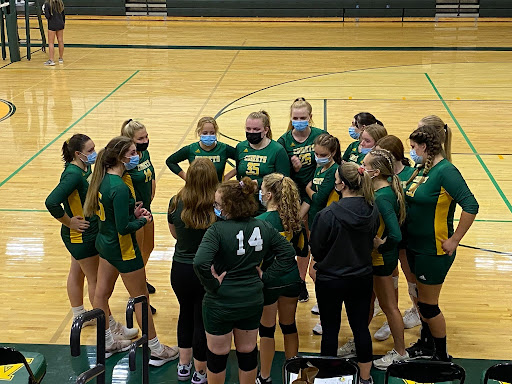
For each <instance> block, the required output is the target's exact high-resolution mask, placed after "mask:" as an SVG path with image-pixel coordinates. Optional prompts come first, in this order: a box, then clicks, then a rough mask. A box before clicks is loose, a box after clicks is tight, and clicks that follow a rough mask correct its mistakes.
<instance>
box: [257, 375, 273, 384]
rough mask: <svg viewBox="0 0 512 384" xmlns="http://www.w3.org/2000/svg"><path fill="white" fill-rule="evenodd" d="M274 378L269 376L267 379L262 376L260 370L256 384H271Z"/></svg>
mask: <svg viewBox="0 0 512 384" xmlns="http://www.w3.org/2000/svg"><path fill="white" fill-rule="evenodd" d="M271 383H272V378H271V377H270V376H269V377H267V378H266V379H264V378H263V377H261V373H260V372H258V376H257V377H256V384H271Z"/></svg>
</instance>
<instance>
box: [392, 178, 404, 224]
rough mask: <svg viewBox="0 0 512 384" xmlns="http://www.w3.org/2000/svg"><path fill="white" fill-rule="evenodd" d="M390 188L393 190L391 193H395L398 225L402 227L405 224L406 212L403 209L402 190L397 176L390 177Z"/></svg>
mask: <svg viewBox="0 0 512 384" xmlns="http://www.w3.org/2000/svg"><path fill="white" fill-rule="evenodd" d="M391 188H392V189H393V192H395V195H396V199H397V202H398V223H399V224H400V225H402V224H403V223H404V222H405V216H406V215H407V211H406V208H405V195H404V189H403V188H402V183H401V182H400V178H399V177H398V176H397V175H393V176H392V182H391Z"/></svg>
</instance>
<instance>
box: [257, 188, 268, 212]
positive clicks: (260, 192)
mask: <svg viewBox="0 0 512 384" xmlns="http://www.w3.org/2000/svg"><path fill="white" fill-rule="evenodd" d="M259 199H260V203H261V205H263V206H264V207H265V208H266V207H267V204H268V200H263V192H262V191H261V189H260V191H259Z"/></svg>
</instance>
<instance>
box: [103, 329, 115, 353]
mask: <svg viewBox="0 0 512 384" xmlns="http://www.w3.org/2000/svg"><path fill="white" fill-rule="evenodd" d="M112 344H114V336H112V331H111V330H110V328H109V329H107V330H106V331H105V347H106V348H109V347H111V346H112Z"/></svg>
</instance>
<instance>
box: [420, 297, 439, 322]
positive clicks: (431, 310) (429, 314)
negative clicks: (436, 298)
mask: <svg viewBox="0 0 512 384" xmlns="http://www.w3.org/2000/svg"><path fill="white" fill-rule="evenodd" d="M418 308H419V309H420V313H421V316H423V317H424V318H425V319H432V318H434V317H436V316H437V315H439V314H440V313H441V309H440V308H439V305H437V304H435V305H434V304H426V303H422V302H421V301H418Z"/></svg>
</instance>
